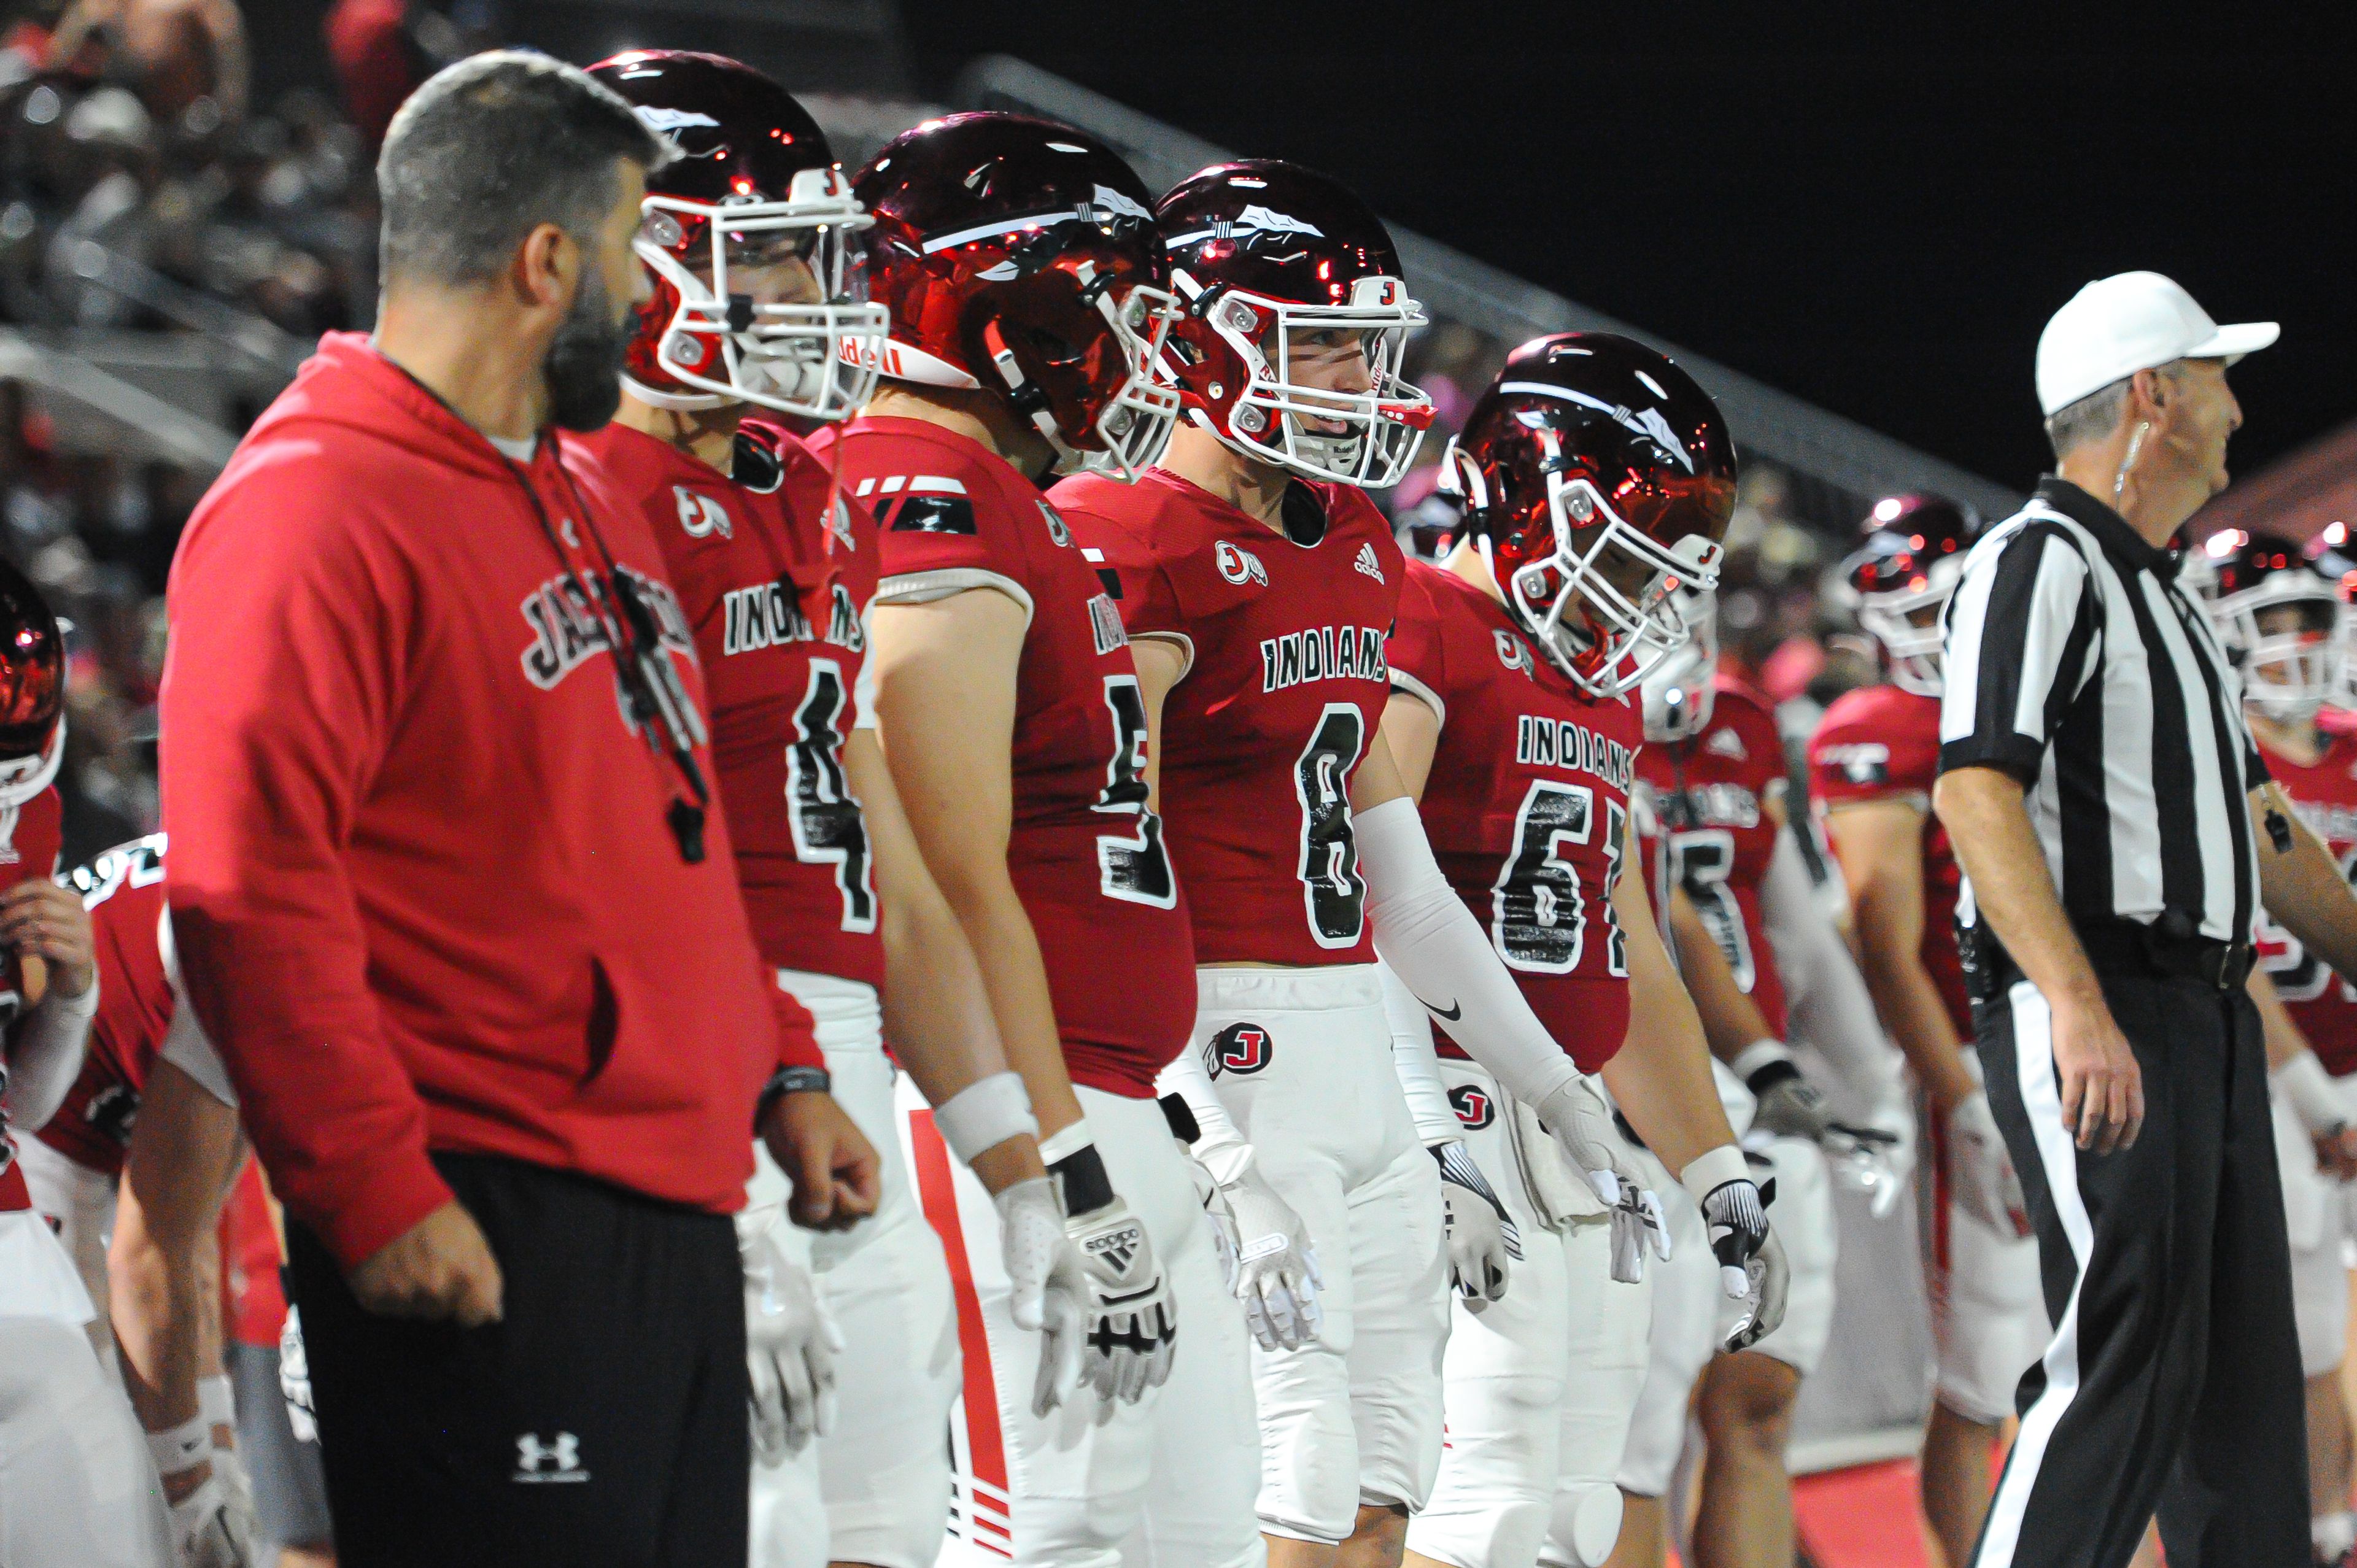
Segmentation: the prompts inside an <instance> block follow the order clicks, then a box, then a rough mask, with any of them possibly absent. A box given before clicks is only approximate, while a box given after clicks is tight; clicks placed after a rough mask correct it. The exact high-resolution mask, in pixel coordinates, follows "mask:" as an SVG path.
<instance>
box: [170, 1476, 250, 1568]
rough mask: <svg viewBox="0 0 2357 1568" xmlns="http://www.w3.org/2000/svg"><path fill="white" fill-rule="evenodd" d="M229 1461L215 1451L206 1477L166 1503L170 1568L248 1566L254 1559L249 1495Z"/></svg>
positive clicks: (244, 1484)
mask: <svg viewBox="0 0 2357 1568" xmlns="http://www.w3.org/2000/svg"><path fill="white" fill-rule="evenodd" d="M229 1460H230V1455H229V1454H228V1453H227V1452H226V1451H223V1450H215V1452H214V1454H213V1464H212V1470H213V1473H212V1475H211V1476H210V1477H207V1478H206V1480H205V1481H204V1482H203V1483H202V1484H201V1485H199V1487H197V1489H196V1490H195V1491H193V1492H190V1493H189V1494H188V1496H187V1497H185V1498H181V1499H180V1500H179V1501H178V1502H177V1503H174V1504H173V1505H172V1507H171V1517H172V1553H173V1556H172V1561H173V1563H174V1564H175V1565H176V1568H250V1565H251V1564H252V1563H253V1562H254V1561H255V1558H254V1553H253V1538H254V1536H255V1534H256V1533H257V1530H256V1528H255V1525H254V1519H253V1493H252V1491H251V1490H250V1489H249V1487H247V1484H246V1480H245V1473H244V1472H243V1471H242V1469H239V1468H238V1467H237V1466H236V1465H235V1463H234V1462H233V1461H232V1462H228V1463H224V1461H229Z"/></svg>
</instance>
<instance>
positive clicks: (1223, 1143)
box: [1154, 1040, 1253, 1187]
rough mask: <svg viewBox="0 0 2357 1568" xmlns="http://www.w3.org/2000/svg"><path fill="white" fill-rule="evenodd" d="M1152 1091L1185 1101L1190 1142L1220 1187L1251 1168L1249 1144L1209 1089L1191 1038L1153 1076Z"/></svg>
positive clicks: (1206, 1074) (1204, 1070)
mask: <svg viewBox="0 0 2357 1568" xmlns="http://www.w3.org/2000/svg"><path fill="white" fill-rule="evenodd" d="M1154 1092H1155V1093H1157V1094H1175V1095H1177V1096H1178V1097H1179V1099H1181V1100H1183V1101H1186V1102H1187V1109H1188V1110H1189V1111H1191V1112H1194V1113H1195V1132H1196V1138H1195V1142H1194V1144H1193V1145H1192V1147H1193V1149H1194V1154H1195V1157H1196V1158H1197V1159H1198V1160H1200V1161H1201V1162H1202V1164H1203V1168H1204V1169H1205V1170H1207V1171H1209V1172H1211V1179H1212V1180H1213V1181H1215V1182H1218V1183H1219V1184H1220V1185H1221V1186H1222V1187H1228V1186H1231V1185H1232V1184H1233V1183H1234V1182H1235V1181H1236V1179H1237V1178H1238V1177H1240V1176H1243V1174H1244V1172H1245V1171H1246V1170H1248V1169H1250V1168H1251V1166H1252V1163H1253V1151H1252V1145H1251V1144H1247V1143H1245V1142H1244V1135H1243V1133H1242V1132H1241V1131H1240V1130H1239V1129H1238V1128H1237V1126H1236V1124H1235V1122H1233V1121H1232V1120H1230V1119H1229V1116H1228V1112H1227V1107H1225V1106H1223V1105H1222V1104H1221V1103H1220V1097H1219V1096H1218V1095H1217V1094H1214V1093H1213V1092H1212V1091H1211V1072H1210V1071H1209V1070H1208V1069H1206V1068H1205V1067H1204V1066H1203V1053H1202V1052H1201V1051H1200V1050H1198V1049H1196V1048H1195V1044H1194V1042H1193V1041H1191V1040H1189V1042H1188V1043H1187V1048H1186V1049H1185V1050H1183V1051H1180V1052H1179V1054H1178V1055H1177V1056H1176V1057H1174V1058H1171V1061H1170V1065H1169V1066H1168V1067H1166V1068H1164V1069H1162V1070H1161V1071H1160V1072H1158V1073H1157V1074H1155V1075H1154Z"/></svg>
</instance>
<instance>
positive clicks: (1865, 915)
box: [1809, 496, 2050, 1563]
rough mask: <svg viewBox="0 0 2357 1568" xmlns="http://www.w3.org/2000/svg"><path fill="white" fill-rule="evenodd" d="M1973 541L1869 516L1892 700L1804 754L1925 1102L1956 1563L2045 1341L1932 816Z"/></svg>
mask: <svg viewBox="0 0 2357 1568" xmlns="http://www.w3.org/2000/svg"><path fill="white" fill-rule="evenodd" d="M1972 532H1973V530H1972V524H1971V521H1970V520H1969V519H1967V518H1966V516H1965V515H1964V512H1963V511H1962V510H1960V509H1958V508H1957V507H1956V506H1955V505H1953V503H1951V502H1949V501H1945V500H1941V499H1936V498H1931V497H1922V496H1898V497H1892V498H1890V499H1886V500H1883V501H1879V502H1878V503H1877V504H1876V506H1875V508H1874V511H1873V513H1872V515H1871V516H1869V517H1868V518H1867V522H1866V526H1865V529H1864V531H1863V536H1862V538H1861V539H1860V541H1859V543H1858V548H1857V551H1856V552H1855V553H1852V554H1851V556H1850V557H1849V559H1848V560H1847V562H1846V563H1845V564H1844V568H1843V574H1844V580H1845V581H1846V583H1847V585H1848V587H1849V590H1850V591H1851V593H1852V594H1854V595H1855V597H1856V607H1857V617H1858V621H1859V624H1861V625H1862V626H1864V627H1865V628H1867V630H1868V631H1869V632H1872V633H1873V634H1874V636H1875V637H1876V638H1877V639H1878V640H1879V641H1880V643H1881V645H1882V650H1883V653H1884V657H1885V660H1886V663H1887V665H1888V671H1889V683H1888V684H1886V685H1880V686H1867V687H1861V688H1859V689H1858V690H1857V691H1854V692H1849V693H1845V694H1844V695H1843V696H1842V697H1841V698H1840V699H1839V700H1838V701H1836V702H1835V703H1834V705H1833V706H1832V707H1831V708H1829V709H1827V710H1826V711H1825V715H1824V718H1823V719H1822V720H1820V721H1819V722H1818V725H1817V729H1816V733H1815V734H1814V735H1813V736H1811V737H1810V740H1809V791H1810V795H1811V799H1812V804H1813V809H1814V810H1816V811H1819V812H1821V813H1822V815H1823V820H1824V827H1825V833H1826V836H1827V837H1828V838H1829V839H1830V840H1831V841H1832V843H1833V847H1834V851H1835V854H1836V855H1837V856H1838V857H1839V859H1840V862H1841V868H1842V875H1843V877H1844V878H1845V880H1846V882H1847V883H1848V885H1849V896H1850V911H1851V924H1852V927H1853V929H1855V930H1856V932H1857V943H1858V949H1859V953H1860V959H1861V963H1860V967H1861V969H1862V970H1863V972H1864V973H1865V976H1866V983H1867V989H1868V990H1870V991H1871V992H1872V993H1874V1003H1875V1007H1876V1010H1877V1011H1878V1012H1879V1013H1880V1014H1881V1015H1882V1022H1883V1026H1884V1027H1885V1028H1887V1029H1888V1030H1889V1032H1890V1036H1891V1038H1893V1039H1894V1040H1896V1041H1898V1043H1899V1047H1900V1050H1901V1051H1903V1052H1905V1053H1906V1056H1907V1061H1908V1065H1909V1066H1910V1067H1911V1068H1912V1069H1914V1073H1915V1079H1916V1083H1917V1084H1918V1086H1919V1087H1920V1089H1921V1093H1922V1100H1923V1117H1924V1126H1923V1131H1924V1155H1923V1162H1922V1170H1923V1174H1924V1176H1925V1178H1926V1179H1924V1180H1923V1181H1921V1183H1919V1184H1918V1187H1917V1191H1918V1194H1919V1197H1920V1198H1921V1207H1922V1209H1923V1219H1922V1231H1921V1233H1922V1238H1923V1251H1924V1271H1925V1283H1926V1286H1927V1289H1928V1292H1929V1294H1930V1296H1931V1299H1932V1335H1933V1338H1934V1340H1935V1341H1936V1343H1937V1348H1938V1356H1939V1365H1938V1369H1937V1373H1936V1377H1937V1381H1936V1384H1935V1387H1934V1389H1933V1402H1932V1414H1931V1420H1930V1423H1929V1425H1928V1426H1927V1428H1926V1430H1925V1432H1924V1436H1923V1455H1922V1472H1923V1512H1924V1515H1925V1517H1926V1518H1927V1519H1928V1520H1930V1521H1931V1525H1932V1534H1933V1535H1935V1536H1936V1537H1938V1539H1939V1541H1940V1546H1941V1550H1942V1551H1943V1552H1946V1553H1947V1555H1948V1558H1949V1561H1951V1562H1957V1563H1961V1562H1964V1561H1965V1560H1966V1559H1967V1558H1968V1557H1969V1556H1970V1554H1971V1552H1972V1549H1973V1542H1974V1541H1975V1539H1976V1538H1977V1537H1978V1536H1979V1534H1980V1526H1981V1519H1982V1516H1983V1515H1985V1514H1986V1512H1987V1511H1988V1498H1989V1475H1988V1459H1989V1449H1990V1446H1991V1444H1993V1443H1995V1441H1996V1436H1997V1431H1998V1428H1999V1427H2000V1426H2001V1424H2002V1423H2004V1422H2005V1420H2006V1419H2007V1417H2008V1416H2010V1415H2011V1414H2012V1413H2013V1398H2014V1389H2015V1385H2016V1384H2017V1383H2018V1381H2019V1380H2020V1377H2021V1374H2022V1372H2023V1371H2024V1370H2025V1369H2028V1367H2029V1364H2030V1363H2031V1362H2032V1361H2035V1360H2036V1359H2038V1358H2039V1357H2040V1355H2041V1354H2043V1353H2044V1350H2045V1348H2046V1343H2047V1340H2048V1339H2049V1338H2050V1331H2049V1329H2048V1326H2047V1322H2046V1304H2045V1301H2044V1298H2043V1297H2042V1296H2041V1295H2040V1286H2039V1278H2038V1247H2037V1243H2036V1242H2035V1240H2032V1239H2031V1237H2030V1234H2029V1222H2028V1216H2027V1215H2026V1214H2025V1213H2024V1212H2023V1208H2022V1198H2021V1186H2020V1183H2019V1182H2018V1180H2017V1179H2016V1178H2015V1176H2014V1173H2013V1168H2012V1165H2011V1162H2010V1161H2009V1160H2008V1159H2007V1155H2006V1151H2005V1140H2004V1139H2003V1138H2002V1137H2001V1136H1999V1135H1998V1133H1997V1130H1996V1122H1995V1120H1994V1119H1993V1118H1992V1117H1991V1116H1990V1114H1989V1109H1988V1098H1987V1096H1986V1094H1984V1093H1983V1092H1982V1090H1981V1087H1980V1062H1979V1052H1978V1051H1976V1050H1975V1049H1974V1047H1973V1045H1972V1038H1973V1024H1972V1004H1971V1001H1970V999H1969V998H1968V996H1967V995H1966V993H1965V991H1964V970H1963V966H1962V963H1961V961H1960V960H1959V959H1958V956H1957V952H1956V939H1955V908H1956V888H1957V885H1958V882H1959V880H1960V875H1961V874H1960V873H1959V872H1958V870H1957V867H1956V860H1955V856H1954V854H1953V852H1952V851H1951V850H1950V849H1949V846H1948V835H1947V832H1946V830H1945V829H1943V827H1942V826H1941V825H1940V822H1939V821H1938V820H1937V819H1936V818H1934V817H1933V816H1932V804H1931V802H1932V780H1933V779H1934V778H1935V776H1936V775H1937V773H1938V769H1939V752H1940V692H1941V689H1942V687H1941V667H1940V657H1941V656H1940V635H1941V633H1940V616H1941V612H1942V610H1943V608H1944V607H1945V606H1946V604H1947V602H1948V598H1949V596H1950V595H1952V594H1953V592H1954V591H1955V585H1956V582H1957V579H1958V577H1959V576H1960V575H1962V573H1963V570H1964V553H1965V551H1966V550H1967V549H1968V548H1969V546H1970V544H1971V540H1972Z"/></svg>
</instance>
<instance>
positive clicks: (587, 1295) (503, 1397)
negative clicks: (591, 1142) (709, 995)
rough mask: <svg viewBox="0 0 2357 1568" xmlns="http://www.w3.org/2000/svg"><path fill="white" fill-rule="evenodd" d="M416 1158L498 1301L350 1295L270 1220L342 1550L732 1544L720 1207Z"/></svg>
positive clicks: (359, 1554) (704, 1565) (370, 1557)
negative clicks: (475, 1303)
mask: <svg viewBox="0 0 2357 1568" xmlns="http://www.w3.org/2000/svg"><path fill="white" fill-rule="evenodd" d="M434 1163H435V1165H436V1166H437V1167H438V1168H439V1169H440V1170H441V1172H442V1175H443V1176H444V1178H445V1179H446V1180H447V1181H448V1182H449V1184H450V1187H451V1189H452V1190H453V1191H454V1192H456V1193H457V1197H458V1201H459V1202H460V1203H462V1204H464V1205H465V1206H466V1208H467V1209H468V1212H469V1213H471V1214H472V1215H473V1216H474V1217H475V1219H476V1221H477V1223H479V1224H480V1225H481V1226H482V1228H483V1232H484V1234H485V1235H486V1236H487V1237H489V1238H490V1244H491V1251H492V1253H493V1254H494V1255H495V1256H496V1257H497V1258H498V1259H499V1262H500V1270H501V1272H502V1273H503V1274H504V1276H505V1280H506V1302H505V1309H506V1316H505V1318H504V1319H503V1320H502V1321H501V1322H499V1323H496V1324H492V1325H490V1326H486V1327H483V1328H475V1329H462V1328H458V1327H456V1326H452V1325H448V1324H440V1323H416V1322H408V1321H404V1320H400V1319H394V1318H387V1317H379V1316H374V1315H373V1314H371V1313H367V1312H363V1311H362V1310H361V1307H360V1305H359V1304H358V1303H357V1302H356V1301H354V1300H353V1298H352V1295H351V1293H350V1290H349V1289H347V1288H346V1286H345V1284H344V1281H343V1276H342V1274H341V1273H339V1271H338V1269H337V1268H336V1265H335V1262H334V1261H333V1260H332V1259H331V1258H330V1257H329V1256H328V1252H327V1251H326V1249H325V1248H323V1247H322V1246H321V1245H320V1244H319V1242H318V1241H317V1240H316V1239H315V1238H313V1237H312V1236H311V1235H310V1234H309V1233H308V1232H307V1231H305V1230H302V1229H301V1228H299V1227H296V1226H290V1227H289V1228H288V1235H287V1242H288V1251H289V1253H290V1259H289V1262H290V1269H289V1273H290V1274H291V1276H292V1280H293V1285H294V1294H295V1299H296V1305H298V1306H299V1307H300V1309H301V1312H302V1318H303V1335H304V1339H305V1342H306V1345H307V1349H308V1352H309V1361H310V1373H311V1392H312V1399H313V1402H314V1403H315V1405H316V1406H317V1411H318V1423H319V1442H320V1450H321V1457H322V1458H323V1460H324V1461H325V1464H326V1469H327V1477H328V1503H329V1506H330V1509H332V1511H333V1513H334V1516H335V1533H336V1552H337V1557H338V1561H339V1563H342V1564H343V1568H411V1565H413V1564H414V1565H416V1568H428V1565H430V1568H455V1565H458V1564H476V1563H480V1564H484V1565H486V1568H489V1565H491V1564H497V1565H498V1568H587V1565H589V1564H597V1565H598V1568H673V1565H678V1568H689V1565H694V1568H711V1565H713V1564H718V1563H743V1562H744V1561H745V1559H746V1552H747V1539H746V1509H747V1487H748V1475H749V1470H750V1466H751V1463H752V1455H751V1440H750V1437H749V1434H748V1427H747V1422H746V1400H747V1395H748V1383H747V1379H746V1372H745V1305H744V1287H743V1275H742V1273H741V1271H740V1269H739V1266H738V1263H737V1236H736V1229H735V1227H734V1226H733V1225H732V1224H731V1223H730V1222H729V1220H728V1219H727V1218H726V1216H724V1215H716V1214H705V1213H701V1212H698V1211H694V1210H689V1209H683V1208H676V1207H673V1206H672V1205H669V1204H663V1203H658V1202H655V1201H653V1200H651V1199H649V1198H645V1197H639V1196H636V1195H634V1194H631V1193H628V1192H624V1191H622V1190H621V1189H619V1188H617V1187H608V1186H606V1185H604V1184H602V1183H598V1182H594V1181H590V1180H587V1179H586V1178H584V1177H581V1176H572V1175H567V1174H565V1173H562V1172H557V1171H552V1170H547V1169H544V1168H543V1167H540V1166H536V1165H525V1164H523V1163H522V1162H519V1161H515V1160H508V1159H499V1158H494V1157H490V1156H483V1155H436V1156H435V1161H434Z"/></svg>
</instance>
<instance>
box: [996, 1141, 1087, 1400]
mask: <svg viewBox="0 0 2357 1568" xmlns="http://www.w3.org/2000/svg"><path fill="white" fill-rule="evenodd" d="M990 1201H991V1202H992V1204H993V1205H995V1206H996V1208H997V1209H998V1251H999V1257H1000V1259H1001V1260H1002V1261H1003V1262H1005V1264H1006V1283H1007V1290H1008V1298H1007V1310H1008V1312H1009V1314H1010V1315H1011V1316H1013V1317H1014V1319H1015V1326H1016V1327H1017V1328H1021V1329H1025V1330H1028V1331H1030V1332H1033V1333H1037V1334H1038V1335H1039V1337H1040V1340H1039V1379H1038V1380H1037V1381H1036V1382H1035V1383H1034V1384H1033V1386H1032V1391H1031V1413H1032V1414H1034V1415H1037V1416H1040V1417H1043V1418H1044V1417H1045V1416H1046V1415H1047V1413H1048V1412H1049V1411H1051V1410H1054V1409H1055V1408H1056V1407H1057V1406H1058V1405H1059V1404H1061V1403H1062V1402H1063V1401H1064V1396H1065V1395H1067V1394H1069V1393H1071V1391H1072V1389H1073V1387H1074V1385H1076V1384H1077V1383H1078V1382H1079V1381H1080V1378H1081V1336H1082V1331H1083V1330H1084V1329H1085V1328H1086V1327H1087V1326H1088V1316H1089V1275H1088V1270H1087V1268H1086V1266H1085V1265H1084V1264H1082V1262H1081V1254H1080V1252H1079V1251H1078V1250H1077V1249H1075V1248H1074V1247H1073V1245H1072V1240H1071V1237H1069V1236H1067V1235H1065V1234H1064V1210H1063V1208H1062V1206H1061V1205H1060V1204H1059V1203H1057V1201H1056V1184H1055V1183H1054V1182H1053V1181H1051V1180H1049V1178H1048V1177H1046V1176H1033V1177H1032V1178H1031V1179H1030V1180H1029V1181H1018V1182H1017V1183H1016V1184H1015V1185H1014V1186H1012V1187H1008V1188H1007V1189H1006V1191H1004V1192H1002V1193H999V1194H997V1195H996V1197H993V1198H992V1199H991V1200H990Z"/></svg>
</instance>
